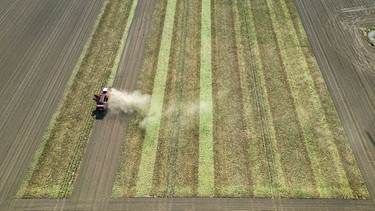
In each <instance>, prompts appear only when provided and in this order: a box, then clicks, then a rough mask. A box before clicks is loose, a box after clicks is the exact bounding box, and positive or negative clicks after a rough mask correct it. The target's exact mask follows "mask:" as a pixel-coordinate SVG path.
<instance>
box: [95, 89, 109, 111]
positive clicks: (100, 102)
mask: <svg viewBox="0 0 375 211" xmlns="http://www.w3.org/2000/svg"><path fill="white" fill-rule="evenodd" d="M110 92H111V87H104V88H103V90H102V91H101V92H100V94H99V95H94V98H93V100H94V101H95V102H96V110H97V111H105V110H107V106H108V99H109V97H110Z"/></svg>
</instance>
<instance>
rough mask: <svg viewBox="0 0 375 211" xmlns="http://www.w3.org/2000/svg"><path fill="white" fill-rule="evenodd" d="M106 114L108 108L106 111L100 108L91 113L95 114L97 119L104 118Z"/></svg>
mask: <svg viewBox="0 0 375 211" xmlns="http://www.w3.org/2000/svg"><path fill="white" fill-rule="evenodd" d="M105 115H107V110H105V111H98V110H96V109H95V110H93V111H92V113H91V116H95V119H97V120H102V119H103V118H104V117H105Z"/></svg>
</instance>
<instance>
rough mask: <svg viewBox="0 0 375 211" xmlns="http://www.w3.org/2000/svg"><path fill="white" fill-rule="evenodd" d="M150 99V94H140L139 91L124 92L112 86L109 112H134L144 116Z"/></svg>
mask: <svg viewBox="0 0 375 211" xmlns="http://www.w3.org/2000/svg"><path fill="white" fill-rule="evenodd" d="M150 99H151V96H150V95H147V94H141V93H140V92H139V91H134V92H126V91H119V90H117V89H114V88H112V89H111V97H110V98H109V104H108V108H109V109H110V110H111V112H123V113H125V114H130V113H134V112H136V113H137V114H140V115H142V116H146V115H147V112H148V109H149V106H150Z"/></svg>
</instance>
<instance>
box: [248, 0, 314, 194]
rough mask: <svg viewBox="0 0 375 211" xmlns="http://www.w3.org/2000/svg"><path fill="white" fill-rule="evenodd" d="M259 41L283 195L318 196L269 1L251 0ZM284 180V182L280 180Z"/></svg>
mask: <svg viewBox="0 0 375 211" xmlns="http://www.w3.org/2000/svg"><path fill="white" fill-rule="evenodd" d="M250 5H251V9H252V13H253V16H254V17H256V18H254V19H253V20H254V25H255V28H256V33H257V38H258V45H259V47H260V56H261V61H262V67H263V70H262V72H263V74H264V77H265V79H266V88H267V93H268V101H269V105H270V111H271V113H272V121H273V124H274V127H275V134H276V141H277V143H276V146H275V147H277V150H278V152H279V154H280V159H281V160H280V163H281V167H282V170H283V175H284V178H285V183H284V184H285V186H284V187H280V188H279V190H278V191H279V195H280V196H282V197H300V198H304V197H307V198H309V197H317V196H318V193H317V191H316V185H315V177H314V175H313V171H312V166H311V161H310V159H309V156H308V152H307V149H306V146H305V145H304V141H303V140H304V137H303V133H302V128H301V126H300V122H299V120H298V118H297V111H296V107H295V104H294V103H295V102H294V98H293V96H292V94H291V89H290V86H289V84H288V81H287V77H286V72H285V67H284V64H283V61H282V58H281V55H280V51H279V49H280V47H279V46H278V43H277V39H276V34H275V31H274V25H273V22H272V19H271V12H270V10H269V8H268V5H267V2H265V1H254V0H250ZM280 184H282V183H280Z"/></svg>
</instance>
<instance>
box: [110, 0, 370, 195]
mask: <svg viewBox="0 0 375 211" xmlns="http://www.w3.org/2000/svg"><path fill="white" fill-rule="evenodd" d="M175 4H176V5H175ZM211 7H212V8H211ZM201 8H202V9H201ZM200 9H201V10H200ZM210 11H212V15H211V17H212V19H211V18H210V17H207V15H204V14H207V13H209V12H210ZM163 17H164V20H163V19H162V18H163ZM253 17H261V18H259V19H258V18H253ZM292 17H293V18H292ZM159 19H161V20H159ZM153 20H154V21H155V23H152V26H154V25H155V27H156V28H155V29H154V30H155V31H152V32H151V33H152V34H153V35H154V36H153V37H150V38H149V41H148V46H147V47H146V52H147V50H148V49H150V51H151V50H152V53H151V52H150V53H149V54H148V53H146V56H145V58H144V61H145V62H144V66H143V68H142V69H141V70H140V74H141V75H140V78H139V79H138V86H137V89H138V90H141V91H142V92H144V93H150V94H151V95H152V102H151V108H150V112H149V120H148V125H147V129H146V131H143V130H142V129H140V128H139V127H138V122H139V121H140V120H139V118H137V117H133V118H131V119H130V120H129V128H128V130H127V136H126V138H125V143H124V146H123V149H124V151H123V155H122V158H121V163H120V167H119V176H118V177H117V179H116V182H115V186H114V189H115V193H114V196H116V197H118V196H122V197H134V196H141V197H144V196H158V197H191V196H205V197H212V196H215V197H283V198H284V197H286V198H368V193H367V190H366V187H365V186H364V182H363V181H361V180H362V179H360V178H361V174H360V171H359V169H358V167H357V166H356V162H355V158H354V155H353V154H352V152H351V149H350V146H349V142H348V141H347V139H346V137H345V134H344V131H343V129H342V126H341V123H340V120H339V119H338V116H337V113H336V111H335V107H334V105H333V102H332V100H331V98H330V95H329V93H328V89H327V87H326V85H325V83H324V80H323V77H322V75H321V73H320V70H319V67H318V66H317V63H316V61H315V59H314V56H313V54H312V51H311V48H310V46H309V44H308V41H307V37H306V34H305V32H304V30H303V28H302V25H301V22H300V21H299V19H298V16H297V11H296V8H295V7H294V5H293V2H291V1H282V2H276V1H263V2H260V1H212V4H211V5H210V4H205V5H200V4H199V1H178V2H174V1H164V2H163V1H161V2H158V3H157V5H156V8H155V10H154V19H153ZM281 20H282V21H281ZM158 23H159V24H160V25H157V24H158ZM202 23H204V24H202ZM172 25H173V26H174V27H173V28H171V26H172ZM198 26H200V27H198ZM208 26H211V33H212V35H207V31H209V30H210V28H209V27H208ZM163 27H164V28H163ZM151 30H153V28H152V29H151ZM205 42H209V43H205ZM201 46H206V47H205V48H207V49H211V51H207V49H205V48H203V47H201ZM207 46H208V47H207ZM154 49H159V51H157V50H154ZM202 57H203V58H204V59H205V60H206V61H207V60H208V61H210V60H211V61H212V63H211V64H209V65H207V64H205V63H204V61H203V60H202ZM156 59H157V61H156ZM154 64H157V65H154ZM211 65H212V66H211ZM150 70H152V71H150ZM208 71H210V72H209V73H208V74H211V75H209V76H207V75H205V74H207V73H206V72H208ZM146 74H147V75H146ZM201 74H202V75H201ZM200 80H206V81H205V82H204V83H203V82H202V83H200ZM210 92H212V93H210ZM202 121H203V122H204V123H205V124H204V125H203V124H202V123H201V122H202ZM202 127H203V128H205V129H202ZM201 143H202V144H204V145H203V146H201ZM202 155H204V156H205V159H204V160H203V159H200V157H201V156H202Z"/></svg>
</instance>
